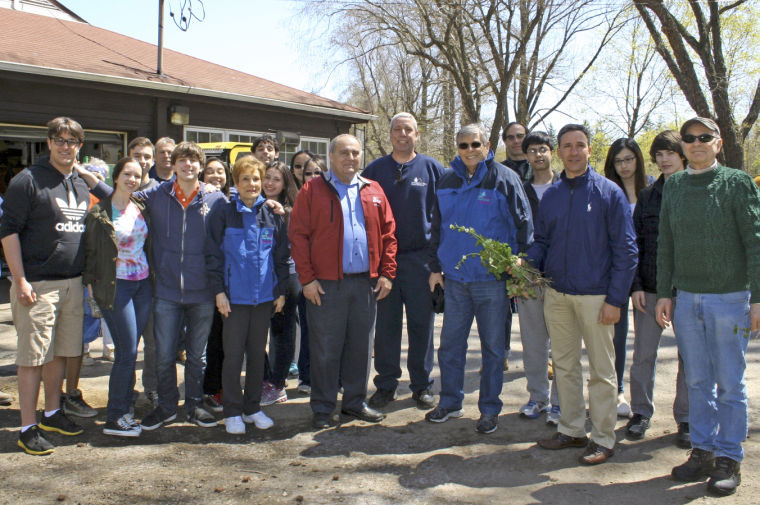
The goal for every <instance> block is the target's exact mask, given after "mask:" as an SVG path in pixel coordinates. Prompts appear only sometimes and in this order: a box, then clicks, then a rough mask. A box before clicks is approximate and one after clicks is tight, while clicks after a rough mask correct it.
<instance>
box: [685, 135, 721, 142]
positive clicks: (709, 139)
mask: <svg viewBox="0 0 760 505" xmlns="http://www.w3.org/2000/svg"><path fill="white" fill-rule="evenodd" d="M719 138H720V137H716V136H715V135H710V134H709V133H703V134H702V135H692V134H691V133H687V134H686V135H684V136H683V137H681V140H683V141H684V142H686V143H687V144H693V143H694V141H695V140H697V139H699V142H700V143H701V144H707V143H708V142H712V141H713V140H714V139H719Z"/></svg>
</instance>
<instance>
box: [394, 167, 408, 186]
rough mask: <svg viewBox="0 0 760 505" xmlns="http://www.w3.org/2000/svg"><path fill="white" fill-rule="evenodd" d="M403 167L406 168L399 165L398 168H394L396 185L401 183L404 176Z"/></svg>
mask: <svg viewBox="0 0 760 505" xmlns="http://www.w3.org/2000/svg"><path fill="white" fill-rule="evenodd" d="M404 167H406V165H399V166H398V167H396V184H398V183H399V182H401V180H402V179H403V176H404V173H403V170H404Z"/></svg>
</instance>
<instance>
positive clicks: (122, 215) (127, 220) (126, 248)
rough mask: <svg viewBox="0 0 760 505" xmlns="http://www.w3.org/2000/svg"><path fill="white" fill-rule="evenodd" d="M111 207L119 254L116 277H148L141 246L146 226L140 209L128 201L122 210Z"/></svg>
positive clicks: (146, 229) (126, 278)
mask: <svg viewBox="0 0 760 505" xmlns="http://www.w3.org/2000/svg"><path fill="white" fill-rule="evenodd" d="M111 207H112V209H113V228H114V230H115V231H116V247H117V248H118V250H119V256H118V259H117V260H116V278H117V279H124V280H128V281H139V280H142V279H145V278H146V277H148V273H149V271H148V258H147V257H146V256H145V251H144V250H143V246H144V245H145V238H146V237H147V236H148V226H147V224H146V223H145V219H143V216H142V214H141V213H140V209H138V208H137V205H135V204H134V203H133V202H129V204H128V205H127V208H126V209H124V211H120V210H119V209H117V208H116V207H113V205H112V206H111Z"/></svg>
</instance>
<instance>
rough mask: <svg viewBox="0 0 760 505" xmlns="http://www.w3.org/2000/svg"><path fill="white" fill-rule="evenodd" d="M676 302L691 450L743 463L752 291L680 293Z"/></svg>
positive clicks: (676, 327) (676, 319)
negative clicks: (745, 358)
mask: <svg viewBox="0 0 760 505" xmlns="http://www.w3.org/2000/svg"><path fill="white" fill-rule="evenodd" d="M676 300H677V301H676V306H675V311H674V315H673V325H674V329H675V332H676V341H677V342H678V351H679V352H680V353H681V356H682V357H683V363H684V370H685V372H686V387H687V388H688V390H689V429H690V431H691V446H692V447H694V448H698V449H703V450H705V451H711V452H714V453H715V456H725V457H729V458H731V459H733V460H734V461H741V460H742V459H743V458H744V451H743V449H742V446H741V443H742V442H743V441H744V439H745V438H746V436H747V425H748V418H747V389H746V387H745V384H744V369H745V368H746V362H745V360H744V354H745V353H746V351H747V343H748V342H749V338H748V336H749V335H748V333H749V328H750V318H749V291H739V292H735V293H724V294H706V293H689V292H686V291H681V290H678V297H677V299H676ZM745 329H746V333H747V334H745ZM716 385H717V389H716Z"/></svg>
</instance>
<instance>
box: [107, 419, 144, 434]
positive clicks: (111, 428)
mask: <svg viewBox="0 0 760 505" xmlns="http://www.w3.org/2000/svg"><path fill="white" fill-rule="evenodd" d="M140 432H142V428H141V427H140V425H139V424H137V423H136V422H135V421H134V419H133V418H132V416H131V415H129V414H125V415H123V416H121V417H120V418H118V419H117V420H116V421H106V425H105V426H104V427H103V433H104V434H106V435H114V436H116V437H139V436H140Z"/></svg>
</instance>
